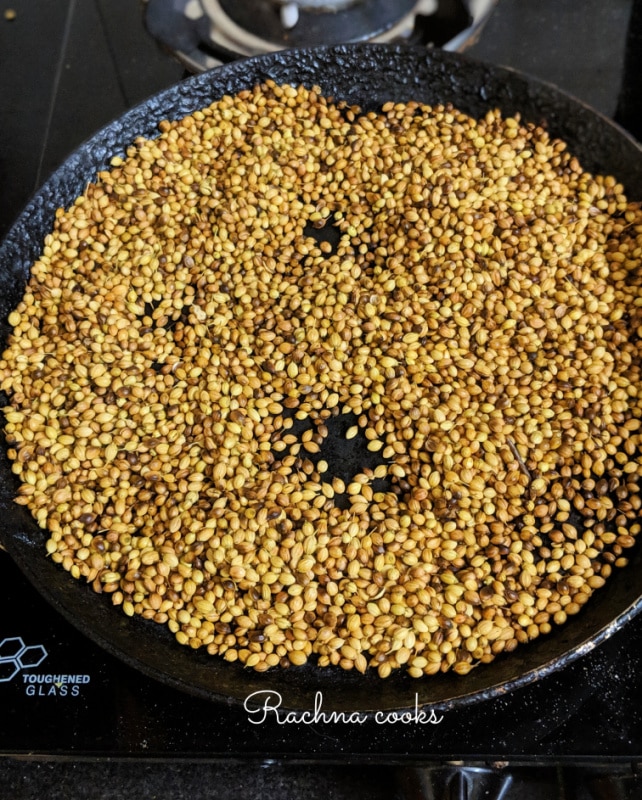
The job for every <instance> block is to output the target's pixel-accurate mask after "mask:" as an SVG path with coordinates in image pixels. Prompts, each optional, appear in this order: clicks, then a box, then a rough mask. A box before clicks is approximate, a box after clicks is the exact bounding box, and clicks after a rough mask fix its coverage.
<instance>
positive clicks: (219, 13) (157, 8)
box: [145, 0, 496, 72]
mask: <svg viewBox="0 0 642 800" xmlns="http://www.w3.org/2000/svg"><path fill="white" fill-rule="evenodd" d="M495 3H496V0H419V2H417V0H397V2H394V3H391V2H389V0H147V2H146V8H145V22H146V25H147V29H148V30H149V32H150V34H151V35H152V36H153V37H154V38H155V39H157V40H158V42H159V43H160V44H161V45H163V46H164V47H165V48H166V49H167V50H168V51H169V52H171V53H172V54H173V55H174V56H175V57H176V58H177V59H179V60H180V61H181V62H182V63H183V64H184V65H185V67H186V68H187V69H188V70H189V71H191V72H201V71H202V70H205V69H210V68H212V67H215V66H218V65H220V64H221V63H226V62H228V61H230V60H232V59H234V58H238V57H240V56H248V55H257V54H259V53H266V52H270V51H273V50H281V49H284V48H288V47H310V46H314V45H320V44H339V43H343V42H366V41H369V42H407V43H410V44H424V45H426V46H436V47H443V48H445V49H449V50H459V49H462V48H463V47H465V46H466V45H468V44H470V43H471V42H472V41H473V40H474V39H475V37H476V36H477V35H478V34H479V32H480V31H481V28H482V26H483V24H484V22H485V21H486V20H487V19H488V17H489V15H490V13H491V12H492V9H493V7H494V5H495Z"/></svg>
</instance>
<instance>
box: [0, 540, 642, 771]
mask: <svg viewBox="0 0 642 800" xmlns="http://www.w3.org/2000/svg"><path fill="white" fill-rule="evenodd" d="M16 598H19V602H18V603H17V602H16ZM0 607H1V608H3V609H15V611H14V612H13V613H8V614H3V617H2V619H1V620H0V678H2V677H4V678H5V679H6V678H7V675H8V674H9V670H8V669H7V663H8V661H9V660H10V658H11V655H13V656H16V651H17V652H18V654H19V652H20V649H21V644H20V642H21V643H22V645H23V646H24V647H25V648H34V649H35V648H38V647H43V648H44V649H45V650H46V657H45V658H44V659H43V660H42V661H41V662H40V663H39V664H38V665H37V666H28V665H25V666H24V667H21V666H20V663H18V667H19V669H18V670H17V671H16V673H15V674H14V675H12V676H11V677H10V678H9V679H8V680H4V681H2V680H0V701H1V702H2V708H3V715H2V725H0V754H4V755H7V754H13V755H17V754H25V753H32V752H36V753H40V754H41V755H48V756H60V755H65V756H74V757H79V756H124V755H126V756H127V757H139V758H168V757H196V758H201V759H203V758H206V759H212V758H226V757H227V758H229V757H232V756H234V757H243V758H249V757H252V758H263V759H281V758H285V759H287V760H292V759H294V760H299V761H306V762H308V761H315V760H322V761H327V762H337V761H339V762H353V763H372V764H377V763H382V762H385V763H388V764H399V765H410V764H421V763H439V762H440V761H442V760H444V759H465V760H466V761H471V760H472V761H485V760H502V761H504V760H509V759H510V760H526V761H532V760H545V759H549V760H552V759H569V760H570V759H572V760H586V759H590V758H596V759H597V758H605V757H608V758H609V759H615V760H617V761H619V762H620V763H627V762H630V761H636V760H642V677H641V676H640V672H639V665H638V659H637V653H639V652H640V649H641V648H642V624H640V618H639V617H638V618H637V619H635V620H632V621H631V623H629V625H628V626H627V627H626V629H625V630H624V631H620V632H618V633H616V634H614V636H613V637H612V638H611V639H610V640H608V641H607V642H605V643H604V644H603V645H602V646H601V647H600V648H598V649H597V650H595V651H594V652H592V653H589V654H588V655H586V656H584V657H583V658H581V659H579V660H577V661H576V662H574V663H573V664H570V665H568V666H567V667H566V668H565V669H564V670H563V671H562V672H561V673H555V674H553V675H550V676H548V677H546V678H543V679H541V680H540V681H539V682H538V683H535V684H532V685H530V686H527V687H524V688H522V689H518V690H515V691H514V692H512V693H508V694H505V695H500V696H498V697H496V698H494V699H490V700H486V701H483V702H479V703H476V704H475V705H474V706H471V707H467V708H460V709H457V708H455V709H453V710H450V711H440V712H438V713H436V714H435V715H434V716H432V717H431V716H430V714H429V713H425V714H424V715H423V716H422V713H421V712H422V711H426V709H422V708H420V709H419V710H418V711H417V712H415V711H414V709H413V710H412V711H411V712H410V713H409V714H408V715H406V716H404V715H401V714H397V715H395V714H388V713H380V714H378V715H377V714H365V713H364V714H361V713H360V714H357V715H353V716H352V717H349V716H348V715H344V716H343V717H337V716H335V717H334V718H331V717H330V715H329V712H328V711H326V710H325V709H329V708H330V706H331V704H332V700H333V693H332V688H331V687H330V688H327V689H326V691H325V692H324V693H323V696H322V698H320V702H321V705H320V707H317V714H316V717H317V721H316V722H313V721H312V716H313V715H314V701H313V702H312V703H311V704H310V706H308V707H306V709H305V710H307V711H308V717H307V718H305V717H303V716H302V715H300V714H299V715H296V716H292V715H290V716H288V715H287V714H286V713H285V712H284V711H283V709H276V710H273V711H268V710H265V706H264V705H263V707H262V710H261V711H260V712H256V711H255V712H253V713H252V712H250V711H245V710H244V709H243V708H239V707H236V706H234V705H231V704H228V703H210V702H208V701H204V700H201V699H199V698H196V697H190V696H189V695H186V694H184V693H183V692H179V691H175V690H173V689H171V688H169V687H167V686H165V685H163V684H161V683H158V682H156V681H154V680H151V679H149V678H147V677H145V676H143V675H141V674H140V673H139V672H138V671H137V670H134V669H131V668H130V667H127V666H126V665H125V664H123V663H122V662H121V661H120V660H118V659H114V658H112V657H110V656H108V655H106V654H105V653H104V652H103V651H102V650H100V649H99V648H98V647H96V646H95V645H94V644H93V643H92V642H90V641H88V640H87V639H86V638H85V637H83V636H82V635H81V634H79V633H78V632H77V631H76V630H75V629H74V628H73V627H72V626H70V625H68V624H67V623H65V622H63V621H62V620H60V618H59V616H58V615H57V613H56V612H55V611H54V610H52V608H51V607H50V606H49V605H48V604H47V603H45V602H44V601H43V600H42V598H40V597H39V596H38V595H37V594H36V593H35V592H33V591H31V589H30V587H29V585H28V583H27V582H26V581H25V578H24V577H23V576H22V574H21V573H20V571H19V570H18V569H16V567H15V566H14V565H13V564H12V563H11V561H10V559H9V557H8V556H7V554H4V553H1V552H0ZM16 640H20V642H16ZM7 642H9V643H7ZM3 643H4V644H3ZM33 652H34V650H33V649H32V650H31V653H33ZM38 652H40V651H38ZM3 659H4V661H3ZM17 660H18V662H20V657H19V655H18V658H17ZM24 660H25V661H28V662H31V661H36V660H38V659H35V658H31V659H30V658H24ZM3 664H4V668H5V670H6V671H5V672H4V673H3ZM11 672H13V668H12V669H11ZM48 676H52V677H48ZM69 676H71V679H69ZM56 683H58V684H59V685H56ZM569 687H572V691H569ZM623 698H626V702H622V699H623ZM270 705H272V706H274V707H276V705H277V701H276V698H274V697H273V698H272V699H271V701H270Z"/></svg>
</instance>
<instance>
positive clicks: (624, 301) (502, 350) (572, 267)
mask: <svg viewBox="0 0 642 800" xmlns="http://www.w3.org/2000/svg"><path fill="white" fill-rule="evenodd" d="M641 265H642V211H641V210H640V207H639V205H638V204H634V203H631V202H629V201H628V200H627V198H626V197H625V195H624V191H623V188H622V186H621V185H619V184H618V183H617V182H616V181H615V180H614V179H612V178H610V177H600V176H597V177H594V176H592V175H590V174H587V173H586V172H585V171H583V169H582V166H581V165H580V164H579V163H578V161H577V159H576V158H574V157H573V155H572V154H570V153H569V152H568V151H567V149H566V146H565V144H564V143H563V142H561V141H557V140H554V139H552V138H551V137H550V136H549V135H548V134H547V133H546V131H545V130H543V129H542V128H541V127H537V126H534V125H532V124H527V123H525V122H522V121H521V120H520V119H518V118H503V117H502V116H501V114H500V113H499V112H497V111H495V112H489V113H488V114H487V115H486V116H485V117H484V118H483V119H481V120H475V119H472V118H470V117H468V116H466V115H465V114H463V113H461V112H459V111H457V110H455V109H453V108H451V107H444V106H436V107H428V106H424V105H420V104H417V103H412V102H409V103H405V104H392V103H391V104H388V105H386V106H384V107H383V109H382V110H381V111H380V112H378V113H375V112H370V113H364V114H362V113H361V112H360V111H359V110H358V109H356V108H351V107H348V106H346V105H345V104H342V103H333V102H332V101H330V100H329V99H327V98H324V97H323V96H321V94H320V92H319V90H308V89H304V88H294V87H291V86H278V85H275V84H274V83H270V82H268V83H267V84H265V85H263V86H260V87H257V88H255V89H253V90H251V91H244V92H241V93H239V94H238V95H237V96H235V97H227V96H226V97H223V98H222V99H220V100H218V101H216V102H214V103H213V104H212V105H211V106H210V107H209V108H206V109H203V110H201V111H196V112H194V113H193V114H191V115H190V116H188V117H186V118H185V119H183V120H180V121H176V122H163V123H162V124H161V125H160V135H159V136H158V138H156V139H154V140H147V139H138V140H136V141H135V142H134V143H133V145H132V146H131V147H130V148H129V149H128V151H127V153H126V154H125V155H124V156H123V157H122V158H120V157H118V158H114V159H113V161H112V164H111V168H110V169H109V170H106V171H103V172H100V173H99V174H98V176H97V179H96V180H95V182H94V183H92V184H90V185H88V186H87V189H86V191H85V192H84V194H83V195H82V196H81V197H79V198H78V199H77V200H76V201H75V203H74V204H73V205H72V206H71V207H70V208H69V209H67V210H63V209H60V210H59V211H58V213H57V216H56V220H55V225H54V228H53V231H52V232H51V233H50V234H49V235H48V236H47V238H46V240H45V242H44V248H43V250H42V254H41V256H40V258H39V259H38V260H37V261H36V263H35V264H34V265H33V268H32V273H31V278H30V280H29V283H28V285H27V288H26V291H25V294H24V298H23V300H22V301H21V303H20V304H19V306H18V307H17V308H16V310H15V311H13V312H12V313H11V315H10V317H9V321H10V324H11V325H12V327H13V333H12V335H11V337H10V339H9V342H8V345H7V348H6V350H5V352H4V354H3V359H2V361H1V362H0V386H1V387H2V389H3V391H4V392H6V394H7V395H8V397H9V402H10V406H9V407H7V408H5V417H6V427H5V431H6V437H7V441H8V446H9V448H10V449H9V454H10V457H11V459H12V462H13V470H14V472H15V473H16V475H17V476H18V477H19V479H20V484H21V485H20V488H19V491H18V495H17V498H16V500H17V502H18V503H21V504H23V505H26V506H28V508H29V510H30V511H31V513H32V514H33V516H34V517H35V519H36V520H37V522H38V524H39V525H40V526H41V527H42V528H44V529H46V530H47V531H48V537H49V538H48V541H47V543H46V553H47V554H48V556H49V557H50V558H51V559H53V561H55V562H57V563H59V564H60V565H61V566H62V567H63V568H64V569H65V570H68V571H69V572H70V573H71V575H72V576H73V577H74V578H76V579H79V580H83V581H87V582H89V583H90V584H91V586H92V587H93V589H94V590H95V591H96V592H99V593H108V594H109V595H110V596H111V600H112V601H113V603H114V605H116V606H120V607H121V608H122V610H123V611H124V613H125V614H127V615H129V616H133V615H141V616H142V617H144V618H146V619H148V620H153V621H154V622H156V623H158V624H161V625H166V626H168V627H169V629H170V630H171V631H172V633H173V634H174V635H175V637H176V639H177V640H178V642H179V643H181V644H183V645H187V646H189V647H191V648H194V649H196V648H205V649H206V650H207V652H208V653H210V654H212V655H218V656H222V657H223V658H225V659H227V660H228V661H239V662H241V663H242V664H244V665H246V666H248V667H252V668H254V669H255V670H258V671H265V670H268V669H269V668H271V667H286V666H289V665H303V664H305V663H306V662H307V661H308V660H309V659H311V660H312V661H313V663H316V664H318V665H319V666H321V667H326V666H330V665H338V666H339V667H341V668H343V669H356V670H358V671H359V672H365V671H366V670H367V669H372V670H376V671H377V672H378V674H379V675H380V676H381V677H382V678H385V677H387V676H388V675H390V674H391V672H393V671H394V670H397V669H399V668H403V669H404V670H407V672H408V673H409V674H410V675H411V676H413V677H421V676H423V675H432V674H435V673H438V672H444V671H446V670H454V671H455V672H456V673H459V674H462V675H463V674H466V673H467V672H469V671H470V670H471V669H472V668H473V667H475V666H476V665H478V664H480V663H487V662H489V661H491V660H492V659H493V658H495V657H496V656H497V655H498V654H500V653H502V652H510V651H512V650H514V648H515V647H517V646H518V645H519V644H520V643H525V642H527V641H528V640H531V639H534V638H535V637H537V636H539V635H541V634H546V633H548V632H549V631H551V629H552V628H553V626H555V625H559V624H562V623H564V622H565V621H566V620H567V618H568V617H570V616H572V615H574V614H576V613H577V612H578V611H579V610H580V609H581V607H582V606H583V605H584V604H585V603H586V602H587V601H588V600H589V598H590V597H591V595H592V593H593V592H594V591H595V590H596V589H599V588H600V587H601V586H602V585H603V584H604V582H605V581H606V580H607V579H608V578H609V576H610V575H611V573H612V571H613V570H614V568H617V567H620V566H623V565H624V564H626V562H627V558H626V552H627V550H628V549H629V548H630V547H632V546H633V544H634V542H635V537H636V535H637V534H638V532H639V530H640V525H639V523H638V521H637V520H638V515H639V511H640V507H641V505H642V501H641V498H640V477H641V475H642V458H641V453H640V418H641V404H642V397H641V375H640V350H641V344H640V334H641V333H642V327H641V326H642V317H641V314H642V266H641ZM341 426H343V427H341ZM336 430H341V438H342V440H343V446H344V447H345V448H346V452H349V451H350V449H351V448H352V447H353V446H354V447H357V443H359V442H360V443H361V444H360V445H359V446H361V447H362V449H363V452H364V453H366V454H367V455H368V458H369V459H370V460H367V459H365V460H364V463H363V467H362V468H360V469H357V470H356V472H354V474H348V475H346V474H343V472H342V470H343V469H344V465H341V464H338V463H336V462H337V460H340V459H339V458H338V457H337V456H334V457H331V455H329V453H330V451H329V450H328V447H327V443H328V441H329V440H330V438H331V437H332V435H333V433H332V432H333V431H335V432H336ZM333 461H334V463H333ZM366 462H367V463H366ZM43 557H44V553H43Z"/></svg>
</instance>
